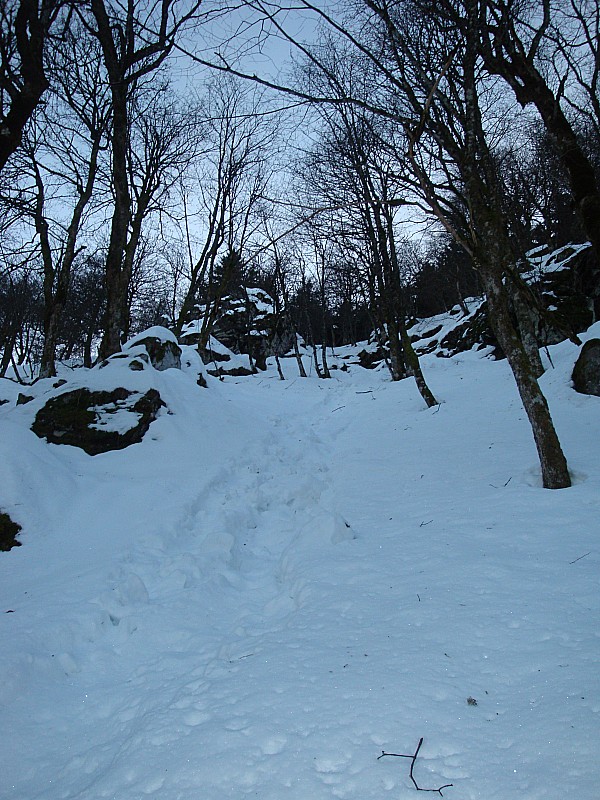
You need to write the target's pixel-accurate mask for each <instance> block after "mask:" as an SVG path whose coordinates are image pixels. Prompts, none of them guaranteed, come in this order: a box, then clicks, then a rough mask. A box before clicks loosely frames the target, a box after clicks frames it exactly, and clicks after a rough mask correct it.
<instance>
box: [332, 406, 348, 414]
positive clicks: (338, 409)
mask: <svg viewBox="0 0 600 800" xmlns="http://www.w3.org/2000/svg"><path fill="white" fill-rule="evenodd" d="M342 408H346V406H338V407H337V408H334V409H333V411H340V410H341V409H342ZM333 411H332V412H331V413H332V414H333Z"/></svg>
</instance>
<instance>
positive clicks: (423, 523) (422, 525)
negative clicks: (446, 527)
mask: <svg viewBox="0 0 600 800" xmlns="http://www.w3.org/2000/svg"><path fill="white" fill-rule="evenodd" d="M432 522H433V520H432V519H430V520H429V522H421V524H420V525H419V528H424V527H425V525H431V523H432Z"/></svg>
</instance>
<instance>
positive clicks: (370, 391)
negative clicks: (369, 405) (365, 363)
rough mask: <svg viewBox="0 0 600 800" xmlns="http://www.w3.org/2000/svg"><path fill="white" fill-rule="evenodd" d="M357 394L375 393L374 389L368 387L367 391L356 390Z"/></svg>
mask: <svg viewBox="0 0 600 800" xmlns="http://www.w3.org/2000/svg"><path fill="white" fill-rule="evenodd" d="M355 394H373V389H367V391H366V392H355Z"/></svg>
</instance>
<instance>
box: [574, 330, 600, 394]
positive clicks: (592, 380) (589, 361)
mask: <svg viewBox="0 0 600 800" xmlns="http://www.w3.org/2000/svg"><path fill="white" fill-rule="evenodd" d="M572 379H573V388H574V389H575V391H577V392H580V393H581V394H593V395H596V396H597V397H600V339H589V340H588V341H587V342H586V343H585V344H584V345H583V347H582V348H581V352H580V353H579V358H578V359H577V361H576V362H575V367H574V368H573V375H572Z"/></svg>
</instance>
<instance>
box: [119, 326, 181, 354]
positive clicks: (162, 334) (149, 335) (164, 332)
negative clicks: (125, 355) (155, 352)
mask: <svg viewBox="0 0 600 800" xmlns="http://www.w3.org/2000/svg"><path fill="white" fill-rule="evenodd" d="M145 339H158V340H159V341H161V342H173V343H174V344H178V342H177V337H176V336H175V334H174V333H173V332H172V331H170V330H169V329H168V328H163V326H162V325H153V326H152V327H151V328H146V329H145V330H144V331H142V332H141V333H139V334H138V335H137V336H134V337H133V338H132V339H129V341H128V342H127V343H126V344H125V346H124V347H123V349H124V350H130V349H131V348H132V347H135V346H136V345H138V344H139V343H140V342H143V341H144V340H145Z"/></svg>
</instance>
